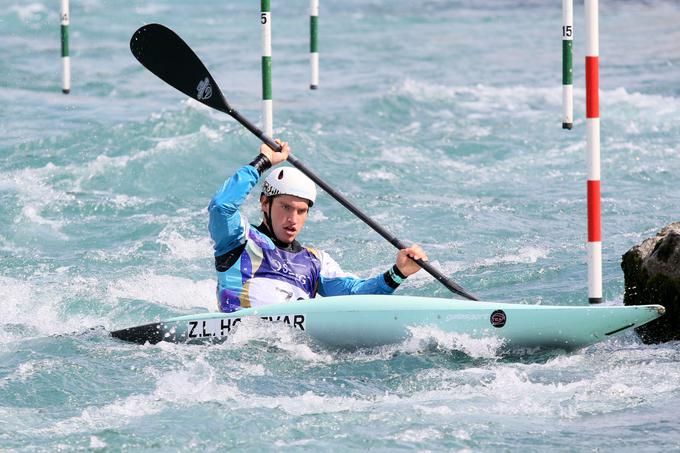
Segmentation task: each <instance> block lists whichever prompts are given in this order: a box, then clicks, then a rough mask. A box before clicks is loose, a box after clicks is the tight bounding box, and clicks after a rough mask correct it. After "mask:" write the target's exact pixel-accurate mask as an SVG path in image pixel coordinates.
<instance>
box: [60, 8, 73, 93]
mask: <svg viewBox="0 0 680 453" xmlns="http://www.w3.org/2000/svg"><path fill="white" fill-rule="evenodd" d="M68 25H69V13H68V0H61V62H62V68H63V70H62V78H61V91H62V92H63V93H64V94H68V93H70V92H71V58H70V57H69V55H68Z"/></svg>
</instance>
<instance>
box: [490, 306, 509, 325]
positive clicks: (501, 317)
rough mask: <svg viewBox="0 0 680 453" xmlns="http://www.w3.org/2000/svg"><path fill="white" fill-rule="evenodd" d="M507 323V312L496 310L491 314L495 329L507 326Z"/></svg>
mask: <svg viewBox="0 0 680 453" xmlns="http://www.w3.org/2000/svg"><path fill="white" fill-rule="evenodd" d="M505 321H507V317H506V316H505V312H504V311H503V310H496V311H494V312H493V313H491V325H492V326H494V327H499V328H500V327H503V326H504V325H505Z"/></svg>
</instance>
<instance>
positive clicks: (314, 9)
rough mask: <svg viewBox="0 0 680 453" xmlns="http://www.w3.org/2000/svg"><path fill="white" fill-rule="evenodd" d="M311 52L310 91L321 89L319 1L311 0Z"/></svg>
mask: <svg viewBox="0 0 680 453" xmlns="http://www.w3.org/2000/svg"><path fill="white" fill-rule="evenodd" d="M309 52H310V58H309V61H310V63H311V70H312V74H311V81H310V83H309V89H310V90H316V89H317V88H319V0H311V4H310V7H309Z"/></svg>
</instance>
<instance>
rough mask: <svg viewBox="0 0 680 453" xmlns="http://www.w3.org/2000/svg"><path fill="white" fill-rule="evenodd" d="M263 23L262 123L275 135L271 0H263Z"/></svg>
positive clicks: (261, 18)
mask: <svg viewBox="0 0 680 453" xmlns="http://www.w3.org/2000/svg"><path fill="white" fill-rule="evenodd" d="M260 10H261V16H260V22H261V23H262V123H263V127H264V133H265V134H267V135H268V136H270V137H271V136H273V135H274V133H273V129H274V126H273V121H274V112H273V107H272V13H271V4H270V0H261V3H260Z"/></svg>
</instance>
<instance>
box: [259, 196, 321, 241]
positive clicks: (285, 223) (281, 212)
mask: <svg viewBox="0 0 680 453" xmlns="http://www.w3.org/2000/svg"><path fill="white" fill-rule="evenodd" d="M262 198H263V199H262V200H261V205H262V211H263V212H264V213H268V212H269V200H268V199H267V198H266V197H262ZM271 203H272V211H271V212H272V218H271V222H272V228H273V229H274V231H273V233H274V235H275V236H276V238H277V239H278V240H279V241H281V242H284V243H286V244H290V243H291V242H293V241H294V240H295V238H296V237H297V235H298V234H300V231H302V227H303V226H304V224H305V221H306V220H307V213H308V212H309V206H308V205H307V200H305V199H304V198H299V197H295V196H293V195H279V196H276V197H274V198H273V199H272V200H271Z"/></svg>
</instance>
